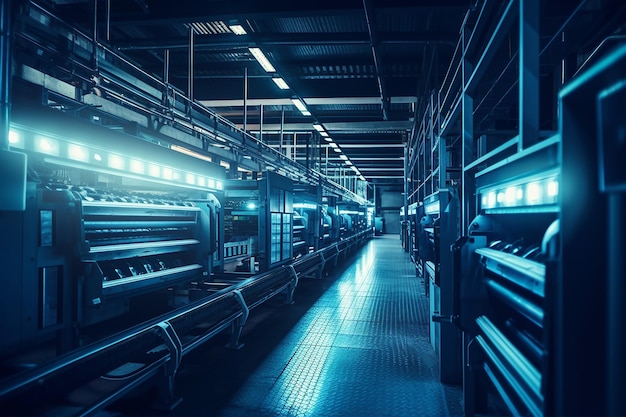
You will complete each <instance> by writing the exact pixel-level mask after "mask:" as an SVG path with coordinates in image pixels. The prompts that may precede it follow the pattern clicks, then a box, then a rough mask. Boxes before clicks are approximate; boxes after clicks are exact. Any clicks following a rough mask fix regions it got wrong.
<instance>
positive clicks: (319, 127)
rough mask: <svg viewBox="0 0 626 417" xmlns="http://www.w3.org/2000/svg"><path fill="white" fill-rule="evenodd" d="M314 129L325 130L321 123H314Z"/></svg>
mask: <svg viewBox="0 0 626 417" xmlns="http://www.w3.org/2000/svg"><path fill="white" fill-rule="evenodd" d="M294 104H295V103H294ZM296 107H298V105H296ZM313 129H315V130H317V131H318V132H323V131H324V126H322V125H321V124H319V123H314V124H313Z"/></svg>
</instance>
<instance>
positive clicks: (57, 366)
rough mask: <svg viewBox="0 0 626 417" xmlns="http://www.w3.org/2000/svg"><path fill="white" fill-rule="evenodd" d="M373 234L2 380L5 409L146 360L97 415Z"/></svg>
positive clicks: (93, 407) (0, 399)
mask: <svg viewBox="0 0 626 417" xmlns="http://www.w3.org/2000/svg"><path fill="white" fill-rule="evenodd" d="M371 235H372V231H371V230H365V231H361V232H359V233H357V234H355V235H353V236H351V237H350V238H348V239H346V240H343V241H341V242H337V243H334V244H332V245H330V246H328V247H326V248H324V249H321V250H319V251H317V252H314V253H310V254H308V255H305V256H303V257H302V258H299V259H297V260H296V261H294V262H293V263H292V264H291V265H290V266H288V267H287V266H283V267H280V268H275V269H273V270H270V271H268V272H266V273H263V274H260V275H256V276H253V277H250V278H248V279H246V280H243V281H241V282H239V283H236V284H233V285H231V286H229V287H226V288H224V289H222V290H220V291H218V292H216V293H214V294H212V295H210V296H208V297H206V298H204V299H202V300H198V301H196V302H193V303H191V304H189V305H186V306H183V307H180V308H178V309H176V310H174V311H172V312H169V313H166V314H163V315H161V316H159V317H157V318H154V319H152V320H150V321H148V322H145V323H142V324H139V325H137V326H134V327H132V328H131V329H128V330H126V331H123V332H120V333H118V334H116V335H113V336H110V337H107V338H106V339H104V340H102V341H99V342H95V343H93V344H91V345H89V346H86V347H84V348H81V349H79V350H76V351H74V352H71V353H69V354H67V355H64V356H62V357H60V358H58V359H56V360H54V361H52V362H50V363H48V364H45V365H42V366H41V367H38V368H36V369H32V370H29V371H26V372H24V373H21V374H18V375H15V376H13V377H11V378H8V379H7V380H5V381H2V382H0V405H3V404H4V405H6V404H7V403H8V402H10V401H12V400H13V401H18V402H19V400H20V399H22V400H24V401H28V398H31V396H32V395H33V392H37V395H36V397H37V398H38V401H39V402H43V401H47V400H60V399H62V395H63V394H64V393H68V392H69V391H70V390H72V389H74V388H76V387H80V386H83V385H84V384H86V383H88V382H89V381H92V380H94V379H98V378H101V377H102V376H103V375H106V374H107V373H110V372H111V371H112V370H115V369H117V368H119V367H120V366H122V365H124V364H127V363H129V362H137V361H138V359H137V357H141V358H142V360H144V362H141V363H142V367H141V368H140V369H139V370H137V371H134V372H132V373H130V374H128V375H125V376H122V377H119V379H121V380H124V381H125V382H126V383H125V384H123V385H122V386H120V387H117V388H116V389H115V391H114V392H112V393H109V394H107V396H106V398H104V399H99V400H97V401H96V402H94V403H92V404H89V405H87V406H85V407H86V408H85V409H84V410H80V412H81V413H92V412H94V411H97V410H98V409H101V408H102V407H104V406H106V405H107V404H109V403H110V402H111V401H113V400H114V399H116V398H119V397H120V396H121V395H123V393H125V392H127V391H128V389H129V386H135V385H137V384H139V383H142V382H145V381H147V380H148V379H149V378H151V377H152V376H154V375H156V374H157V371H158V370H159V369H161V368H162V367H164V366H171V365H170V364H172V361H178V362H179V361H180V357H181V356H182V355H185V354H186V353H188V352H189V351H191V350H193V349H195V348H196V347H198V346H200V345H201V344H202V343H204V342H206V341H208V340H209V339H211V338H212V337H214V336H215V335H217V334H218V333H220V332H222V331H223V330H226V329H227V328H228V327H229V326H230V325H231V324H233V323H235V322H236V321H237V320H239V319H240V318H242V317H243V316H244V315H247V312H248V310H249V309H252V308H254V307H256V306H258V305H260V304H262V303H263V302H265V301H267V300H268V299H270V298H272V297H274V296H275V295H277V294H279V293H281V292H283V291H285V290H287V289H288V288H289V287H291V288H292V290H293V289H295V285H297V279H298V277H299V276H301V275H303V274H307V273H310V272H311V271H312V270H314V269H315V264H316V263H317V265H318V269H319V268H324V266H325V262H321V260H322V259H326V260H327V259H330V258H331V257H333V256H338V255H339V254H340V253H341V252H343V251H345V250H348V249H350V248H351V246H352V245H353V244H357V243H362V242H363V241H364V239H366V238H367V237H369V236H371ZM294 274H295V277H294ZM294 281H295V282H294ZM236 293H237V294H239V295H238V296H237V294H236ZM242 299H243V300H245V305H241V302H240V301H241V300H242ZM207 321H209V322H210V323H211V325H210V326H209V327H208V328H205V329H204V330H205V332H204V333H203V334H201V335H196V336H194V337H191V338H187V339H182V338H181V336H184V335H187V334H189V333H190V332H191V330H193V329H194V328H196V327H197V326H198V325H200V324H202V323H206V322H207ZM164 328H167V329H169V333H172V334H173V335H174V336H175V337H176V338H177V339H179V340H184V342H181V347H180V349H179V350H180V351H176V352H173V351H172V350H171V349H169V350H168V349H158V347H159V346H160V345H161V346H162V345H163V344H164V339H163V337H164V336H163V334H164V333H165V332H164V331H163V329H164ZM165 344H166V345H167V343H165ZM148 352H150V353H149V354H148Z"/></svg>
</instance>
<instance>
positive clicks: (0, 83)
mask: <svg viewBox="0 0 626 417" xmlns="http://www.w3.org/2000/svg"><path fill="white" fill-rule="evenodd" d="M11 78H12V74H11V2H10V1H6V0H5V1H3V2H2V3H1V5H0V97H1V100H2V102H1V103H0V150H9V126H10V121H11Z"/></svg>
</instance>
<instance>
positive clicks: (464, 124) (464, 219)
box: [461, 26, 475, 234]
mask: <svg viewBox="0 0 626 417" xmlns="http://www.w3.org/2000/svg"><path fill="white" fill-rule="evenodd" d="M461 36H462V37H463V56H462V57H461V59H462V61H461V62H462V65H461V76H462V80H463V95H462V97H461V106H462V107H461V111H462V113H461V129H462V138H461V140H462V144H463V146H462V149H461V167H462V171H461V173H462V174H461V180H462V190H461V204H462V206H461V231H462V232H461V233H462V234H464V233H465V231H466V230H467V228H468V227H469V224H470V222H471V221H472V219H473V217H474V211H475V210H474V209H473V207H475V202H474V200H473V195H474V192H473V188H474V174H473V172H471V171H469V172H466V171H465V167H466V166H467V165H469V164H470V163H471V162H472V161H473V160H474V99H473V98H472V97H470V95H469V94H467V88H466V87H467V83H468V82H469V79H470V77H471V75H472V72H473V68H472V65H471V64H470V63H469V62H468V61H467V59H465V44H466V42H467V41H468V39H469V36H470V34H469V33H468V32H467V29H466V27H465V26H464V27H463V33H462V35H461Z"/></svg>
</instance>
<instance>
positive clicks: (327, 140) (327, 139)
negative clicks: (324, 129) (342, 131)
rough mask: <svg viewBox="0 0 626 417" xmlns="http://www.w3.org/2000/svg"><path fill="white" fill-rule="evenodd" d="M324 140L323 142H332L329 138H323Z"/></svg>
mask: <svg viewBox="0 0 626 417" xmlns="http://www.w3.org/2000/svg"><path fill="white" fill-rule="evenodd" d="M324 140H325V141H326V142H332V141H333V138H330V137H329V138H324Z"/></svg>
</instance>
